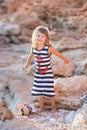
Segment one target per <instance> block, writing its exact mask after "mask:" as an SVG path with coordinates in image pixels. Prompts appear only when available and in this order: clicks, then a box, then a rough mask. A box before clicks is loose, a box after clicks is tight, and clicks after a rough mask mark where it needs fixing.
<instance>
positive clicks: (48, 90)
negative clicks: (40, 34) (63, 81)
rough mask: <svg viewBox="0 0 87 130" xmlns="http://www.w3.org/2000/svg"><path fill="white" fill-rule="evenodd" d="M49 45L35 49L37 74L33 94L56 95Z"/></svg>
mask: <svg viewBox="0 0 87 130" xmlns="http://www.w3.org/2000/svg"><path fill="white" fill-rule="evenodd" d="M48 48H49V46H47V45H46V46H45V47H44V48H43V49H41V50H37V49H33V54H34V56H35V74H34V83H33V87H32V91H31V94H32V95H33V96H48V97H50V96H54V95H55V92H54V76H53V72H52V68H51V64H50V55H49V53H48Z"/></svg>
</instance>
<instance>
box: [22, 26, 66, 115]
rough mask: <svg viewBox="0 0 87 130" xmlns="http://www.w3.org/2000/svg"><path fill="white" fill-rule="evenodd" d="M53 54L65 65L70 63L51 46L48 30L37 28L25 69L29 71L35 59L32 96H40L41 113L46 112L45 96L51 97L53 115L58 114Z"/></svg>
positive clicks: (33, 35) (42, 27)
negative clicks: (52, 64)
mask: <svg viewBox="0 0 87 130" xmlns="http://www.w3.org/2000/svg"><path fill="white" fill-rule="evenodd" d="M52 53H53V54H54V55H56V56H58V57H59V58H61V59H62V60H64V62H65V63H67V64H68V63H69V60H68V59H67V58H66V57H65V56H63V55H62V54H61V53H60V52H58V51H57V50H56V49H55V48H54V47H53V46H52V45H51V42H50V34H49V30H48V28H47V27H44V26H38V27H36V28H35V30H34V31H33V34H32V49H31V52H30V54H29V56H28V59H27V61H26V64H25V66H24V68H25V69H27V68H28V67H29V65H30V63H31V61H32V60H33V58H35V73H34V83H33V86H32V91H31V94H32V95H33V96H38V100H39V105H40V111H39V112H43V111H44V98H45V96H47V97H49V98H50V102H51V106H52V114H54V113H55V112H56V105H55V91H54V76H53V72H52V67H51V63H50V57H51V54H52Z"/></svg>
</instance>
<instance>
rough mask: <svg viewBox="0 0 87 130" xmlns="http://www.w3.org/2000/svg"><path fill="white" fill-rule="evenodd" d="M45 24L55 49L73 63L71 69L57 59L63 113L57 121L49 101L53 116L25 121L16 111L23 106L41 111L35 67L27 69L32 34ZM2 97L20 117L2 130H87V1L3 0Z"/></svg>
mask: <svg viewBox="0 0 87 130" xmlns="http://www.w3.org/2000/svg"><path fill="white" fill-rule="evenodd" d="M40 24H43V25H46V26H48V27H49V29H50V33H51V39H52V43H53V44H54V46H55V48H56V49H57V50H58V51H60V52H61V53H63V54H64V55H65V56H66V57H67V58H69V59H70V61H71V64H69V65H67V64H65V63H64V62H62V61H61V60H60V59H58V58H57V57H56V56H54V55H52V57H51V58H52V68H53V73H54V76H55V93H56V105H57V108H58V110H57V113H56V116H55V117H54V118H52V117H51V116H50V111H49V109H50V102H49V99H46V100H45V104H46V105H45V107H46V109H47V111H45V112H44V113H42V114H41V115H30V116H29V118H28V117H23V116H19V115H18V113H17V109H16V106H17V104H18V103H27V104H31V103H34V104H35V105H36V106H37V107H39V104H38V102H37V98H32V97H31V87H32V84H33V74H34V65H33V63H32V65H31V66H30V71H29V72H27V73H26V72H24V71H23V66H24V63H25V61H26V58H27V56H28V53H29V51H30V46H31V34H32V31H33V29H34V28H35V27H36V26H37V25H40ZM1 97H4V98H6V101H7V102H8V104H9V108H10V109H11V110H12V111H13V112H14V114H15V117H14V118H13V119H12V120H10V121H9V120H7V121H5V122H4V123H3V122H2V121H0V130H3V129H4V130H7V129H9V130H12V129H13V130H27V129H31V130H48V129H49V130H52V129H55V130H86V129H87V118H86V117H87V114H86V113H87V112H86V111H87V0H19V1H18V0H0V98H1ZM84 104H85V105H84ZM0 119H1V117H0ZM21 121H22V122H23V123H21ZM9 123H10V124H9ZM40 124H41V125H40Z"/></svg>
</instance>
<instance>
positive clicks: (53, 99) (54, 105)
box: [50, 96, 56, 113]
mask: <svg viewBox="0 0 87 130" xmlns="http://www.w3.org/2000/svg"><path fill="white" fill-rule="evenodd" d="M50 102H51V106H52V113H55V112H56V103H55V96H52V97H50Z"/></svg>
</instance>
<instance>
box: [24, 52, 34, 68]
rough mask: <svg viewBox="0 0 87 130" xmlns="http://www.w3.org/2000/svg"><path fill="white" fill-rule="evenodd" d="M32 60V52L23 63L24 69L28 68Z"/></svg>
mask: <svg viewBox="0 0 87 130" xmlns="http://www.w3.org/2000/svg"><path fill="white" fill-rule="evenodd" d="M33 58H34V55H33V53H32V51H31V52H30V54H29V56H28V58H27V61H26V63H25V66H24V69H27V68H28V66H29V64H30V63H31V62H32V60H33Z"/></svg>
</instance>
